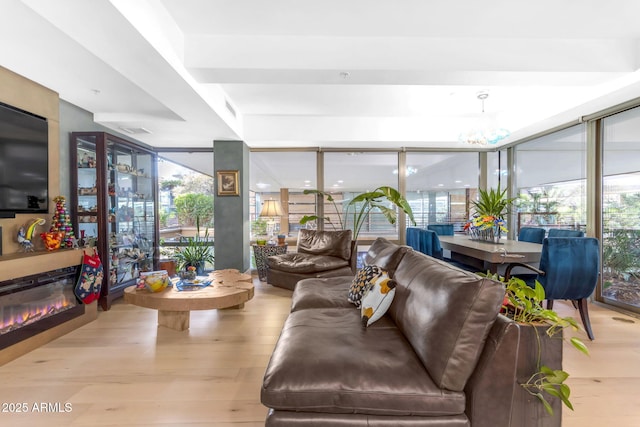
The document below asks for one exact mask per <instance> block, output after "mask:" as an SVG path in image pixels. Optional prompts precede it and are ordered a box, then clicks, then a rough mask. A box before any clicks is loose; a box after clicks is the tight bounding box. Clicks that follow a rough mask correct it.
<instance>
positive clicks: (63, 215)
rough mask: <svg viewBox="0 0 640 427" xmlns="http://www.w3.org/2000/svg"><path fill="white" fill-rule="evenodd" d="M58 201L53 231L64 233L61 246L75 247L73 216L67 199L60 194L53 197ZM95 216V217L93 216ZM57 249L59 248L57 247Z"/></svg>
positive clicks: (52, 223)
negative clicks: (69, 211)
mask: <svg viewBox="0 0 640 427" xmlns="http://www.w3.org/2000/svg"><path fill="white" fill-rule="evenodd" d="M53 201H54V202H56V210H55V213H54V214H53V219H52V220H51V228H50V229H49V231H50V232H52V233H62V242H61V246H62V247H63V248H71V247H73V238H74V237H75V236H74V233H73V225H72V224H71V216H70V215H69V214H68V213H67V206H66V200H65V198H64V196H58V197H56V198H54V199H53ZM93 218H95V217H93ZM56 249H57V248H56Z"/></svg>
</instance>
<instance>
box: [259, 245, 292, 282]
mask: <svg viewBox="0 0 640 427" xmlns="http://www.w3.org/2000/svg"><path fill="white" fill-rule="evenodd" d="M252 246H253V256H254V258H255V260H256V269H257V270H258V278H259V279H260V281H263V282H264V281H266V280H267V258H268V257H270V256H271V255H281V254H286V253H287V245H282V246H277V245H252Z"/></svg>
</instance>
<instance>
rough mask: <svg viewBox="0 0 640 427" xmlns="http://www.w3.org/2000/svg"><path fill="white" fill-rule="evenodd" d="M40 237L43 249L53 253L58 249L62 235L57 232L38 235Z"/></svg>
mask: <svg viewBox="0 0 640 427" xmlns="http://www.w3.org/2000/svg"><path fill="white" fill-rule="evenodd" d="M40 237H42V241H43V242H44V247H45V248H47V250H48V251H55V250H56V249H60V244H61V243H62V237H63V234H62V233H60V232H59V231H55V232H54V231H50V232H48V233H40Z"/></svg>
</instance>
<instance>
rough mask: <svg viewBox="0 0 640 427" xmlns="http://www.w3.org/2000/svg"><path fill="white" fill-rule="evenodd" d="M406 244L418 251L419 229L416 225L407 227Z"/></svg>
mask: <svg viewBox="0 0 640 427" xmlns="http://www.w3.org/2000/svg"><path fill="white" fill-rule="evenodd" d="M406 240H407V246H410V247H411V249H413V250H414V251H418V252H420V229H419V228H417V227H407V234H406Z"/></svg>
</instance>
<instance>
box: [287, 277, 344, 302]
mask: <svg viewBox="0 0 640 427" xmlns="http://www.w3.org/2000/svg"><path fill="white" fill-rule="evenodd" d="M352 280H353V276H340V277H328V278H323V279H320V278H312V279H303V280H300V281H299V282H298V284H297V285H296V291H295V292H294V293H293V295H292V297H291V311H298V310H303V309H306V308H331V307H334V308H350V309H352V310H356V308H355V306H354V305H353V304H351V303H350V302H349V301H347V298H346V295H347V293H348V292H349V286H350V285H351V281H352Z"/></svg>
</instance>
